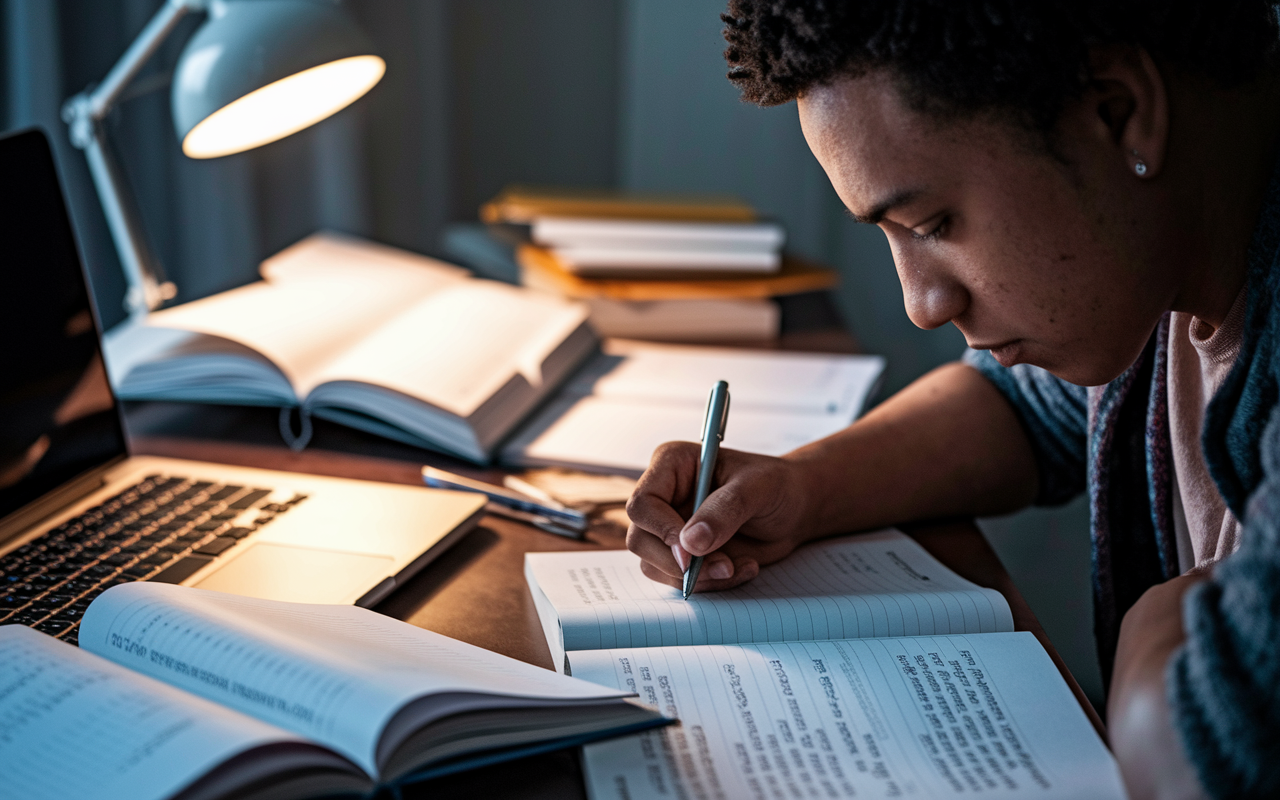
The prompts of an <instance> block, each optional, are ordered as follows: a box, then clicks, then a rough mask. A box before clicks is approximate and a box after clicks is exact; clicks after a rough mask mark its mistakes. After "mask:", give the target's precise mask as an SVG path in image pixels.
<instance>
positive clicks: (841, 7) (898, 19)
mask: <svg viewBox="0 0 1280 800" xmlns="http://www.w3.org/2000/svg"><path fill="white" fill-rule="evenodd" d="M721 19H723V20H724V22H725V24H726V27H725V30H724V37H725V39H726V41H728V43H729V46H728V48H727V49H726V50H725V52H724V55H725V59H726V60H727V61H728V63H729V80H730V81H732V82H733V83H734V84H735V85H736V86H737V87H738V88H739V89H740V90H741V92H742V98H743V99H744V100H746V101H749V102H752V103H756V104H758V105H762V106H772V105H780V104H782V103H787V102H790V101H791V100H794V99H796V98H797V97H799V96H800V95H802V94H803V93H804V92H805V91H807V90H808V89H809V88H811V87H813V86H817V85H822V84H825V83H828V82H830V81H832V80H833V79H836V78H839V77H843V76H846V75H847V76H854V77H856V76H859V75H864V74H868V73H872V72H876V71H881V70H887V72H888V74H891V75H893V76H894V77H895V78H896V79H897V81H898V85H899V86H900V88H901V89H902V90H903V92H904V96H905V97H906V99H907V100H908V102H910V103H911V104H912V105H913V107H915V108H917V109H920V110H926V111H930V112H932V113H934V114H937V115H940V116H957V115H966V114H970V115H971V114H976V113H981V112H990V111H996V112H1004V113H1012V115H1013V116H1015V117H1017V118H1019V119H1020V120H1021V121H1022V122H1024V123H1025V124H1028V125H1029V126H1031V127H1032V128H1035V129H1039V130H1045V131H1047V130H1049V129H1051V128H1052V127H1053V125H1054V123H1055V122H1056V120H1057V118H1058V116H1059V114H1060V113H1061V110H1062V107H1063V105H1064V103H1066V102H1067V101H1068V100H1069V99H1071V98H1073V97H1076V96H1079V94H1080V92H1081V90H1082V89H1083V88H1084V86H1085V85H1086V84H1087V82H1088V80H1089V69H1088V54H1089V48H1090V47H1094V46H1098V45H1105V44H1133V45H1140V46H1142V47H1144V48H1146V49H1147V51H1148V52H1150V53H1152V54H1153V55H1154V56H1156V57H1157V58H1160V59H1166V60H1168V61H1169V62H1171V63H1174V64H1177V65H1179V66H1180V67H1183V68H1186V69H1190V70H1193V71H1196V72H1198V73H1200V74H1202V75H1204V76H1206V77H1208V78H1210V79H1212V80H1214V81H1216V82H1217V83H1219V84H1221V85H1224V86H1232V85H1239V84H1242V83H1245V82H1248V81H1250V80H1252V79H1253V78H1255V77H1257V76H1258V75H1260V74H1261V72H1262V71H1263V70H1266V69H1272V68H1274V66H1275V63H1276V54H1277V45H1278V44H1280V29H1278V26H1277V18H1276V6H1275V5H1274V4H1273V3H1271V2H1265V1H1264V0H1214V2H1207V0H1187V1H1186V2H1181V3H1172V2H1169V0H1074V1H1073V0H729V9H728V13H726V14H722V15H721Z"/></svg>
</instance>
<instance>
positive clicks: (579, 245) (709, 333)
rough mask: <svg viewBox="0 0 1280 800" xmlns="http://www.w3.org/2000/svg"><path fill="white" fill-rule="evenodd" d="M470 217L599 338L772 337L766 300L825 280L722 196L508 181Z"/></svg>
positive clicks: (829, 275)
mask: <svg viewBox="0 0 1280 800" xmlns="http://www.w3.org/2000/svg"><path fill="white" fill-rule="evenodd" d="M480 216H481V219H482V220H484V221H485V222H486V223H488V224H489V225H490V226H491V229H492V230H494V231H495V233H497V234H498V235H499V236H502V237H503V238H505V239H507V240H508V241H515V242H517V243H518V249H517V253H516V256H517V260H518V263H519V269H520V282H521V283H522V284H524V285H525V286H528V287H530V288H533V289H538V290H542V291H547V292H552V293H555V294H559V295H561V296H563V297H566V298H570V299H574V300H580V301H582V302H584V303H586V304H587V306H588V307H589V309H590V320H591V324H592V326H593V327H594V328H595V329H596V331H597V333H599V334H600V335H602V336H619V337H627V338H635V339H657V340H679V341H762V340H768V339H773V338H776V337H777V335H778V331H779V322H780V315H779V311H778V306H777V304H776V303H774V302H773V300H772V298H774V297H777V296H779V295H785V294H796V293H800V292H809V291H818V290H822V289H829V288H831V287H833V286H834V285H835V284H836V282H837V276H836V273H835V272H834V271H833V270H830V269H826V268H823V267H820V266H817V265H814V264H810V263H807V262H804V261H802V260H800V259H797V258H794V257H792V256H789V255H785V254H784V253H783V251H782V247H783V244H784V243H785V239H786V233H785V231H784V230H783V228H782V226H780V225H779V224H777V223H776V222H772V221H768V220H763V219H761V218H760V216H759V214H758V213H757V212H756V211H755V209H753V208H752V207H751V206H749V205H747V204H745V203H743V202H742V201H740V200H737V199H735V198H731V197H715V196H706V197H697V196H675V197H664V196H657V195H633V194H624V193H618V192H604V191H595V192H592V191H583V190H572V191H570V190H548V189H527V188H521V187H509V188H507V189H505V190H504V191H503V192H502V193H501V194H499V195H498V196H497V197H496V198H494V199H493V200H492V201H490V202H489V203H486V204H485V205H484V207H482V208H481V212H480Z"/></svg>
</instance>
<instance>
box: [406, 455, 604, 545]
mask: <svg viewBox="0 0 1280 800" xmlns="http://www.w3.org/2000/svg"><path fill="white" fill-rule="evenodd" d="M422 480H423V482H425V483H426V484H427V485H428V486H430V487H432V488H433V489H454V490H460V491H464V492H478V493H480V494H483V495H484V496H485V497H488V498H489V504H490V506H491V507H493V506H497V507H499V508H500V509H502V510H505V511H508V512H512V513H507V514H505V515H504V516H509V517H514V518H516V519H520V520H523V521H526V522H531V523H533V524H534V525H537V526H538V527H539V528H542V529H543V530H549V531H550V532H551V533H559V534H561V535H562V536H574V537H575V538H579V539H580V538H582V534H583V532H584V531H586V529H587V527H588V526H589V525H590V521H589V520H588V519H587V515H586V514H583V513H582V512H581V511H575V510H573V509H572V508H565V507H564V506H562V505H560V504H558V503H557V504H556V505H555V506H551V505H547V504H544V503H538V502H535V501H534V500H532V499H531V498H529V497H526V496H524V495H522V494H517V493H516V492H513V491H511V490H509V489H506V488H503V487H501V486H496V485H494V484H492V483H484V482H483V481H476V480H472V479H471V478H467V477H464V476H462V475H455V474H453V473H452V472H445V471H444V470H442V469H436V468H435V467H423V468H422ZM495 511H496V512H497V513H502V511H501V510H499V509H495ZM540 523H546V524H540ZM553 528H558V529H559V530H554V529H553Z"/></svg>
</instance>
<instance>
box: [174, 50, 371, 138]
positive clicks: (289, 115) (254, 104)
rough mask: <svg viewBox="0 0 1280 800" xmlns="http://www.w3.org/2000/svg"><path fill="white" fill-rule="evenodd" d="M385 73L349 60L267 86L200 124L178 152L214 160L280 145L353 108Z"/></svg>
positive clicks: (366, 59) (363, 59)
mask: <svg viewBox="0 0 1280 800" xmlns="http://www.w3.org/2000/svg"><path fill="white" fill-rule="evenodd" d="M386 71H387V65H386V62H385V61H383V60H382V59H381V58H378V57H377V56H353V57H351V58H342V59H339V60H337V61H331V62H329V63H328V64H321V65H320V66H318V67H312V68H311V69H308V70H303V71H302V72H299V73H297V74H295V75H290V76H289V77H287V78H282V79H280V80H278V81H276V82H275V83H269V84H267V85H266V86H263V87H262V88H261V89H258V90H257V91H253V92H250V93H249V94H247V95H245V96H244V97H241V98H239V99H238V100H234V101H232V102H230V103H228V104H227V105H225V106H223V107H222V108H220V109H218V110H217V111H215V112H213V113H212V114H210V115H209V116H207V117H205V118H204V119H203V120H201V121H200V122H199V124H197V125H196V126H195V127H194V128H192V129H191V132H190V133H188V134H187V135H186V138H184V139H183V140H182V152H183V153H186V154H187V155H188V156H190V157H191V158H217V157H218V156H229V155H231V154H232V153H239V152H241V151H244V150H250V149H252V148H254V147H258V146H260V145H264V144H267V143H268V142H274V141H275V140H277V139H283V138H284V137H286V136H288V135H289V134H291V133H297V132H298V131H300V130H302V129H303V128H306V127H307V126H309V125H314V124H315V123H317V122H319V121H320V120H322V119H324V118H325V117H328V116H330V115H331V114H336V113H337V112H339V111H341V110H342V109H344V108H346V107H347V106H349V105H351V103H353V102H355V101H356V100H357V99H359V98H360V96H361V95H363V94H364V93H365V92H367V91H369V90H370V89H372V88H373V85H374V84H376V83H377V82H378V81H379V80H380V79H381V78H382V74H383V73H384V72H386Z"/></svg>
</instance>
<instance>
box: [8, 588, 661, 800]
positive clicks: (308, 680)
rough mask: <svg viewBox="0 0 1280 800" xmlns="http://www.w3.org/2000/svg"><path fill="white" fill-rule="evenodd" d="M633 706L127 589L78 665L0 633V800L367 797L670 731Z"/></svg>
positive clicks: (240, 605) (180, 594)
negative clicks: (545, 753)
mask: <svg viewBox="0 0 1280 800" xmlns="http://www.w3.org/2000/svg"><path fill="white" fill-rule="evenodd" d="M633 696H634V693H633V692H628V691H627V690H625V689H624V690H616V689H610V688H604V687H600V686H597V685H594V684H589V683H586V682H584V681H581V680H575V679H572V678H566V677H564V676H560V675H556V674H554V673H552V672H549V671H547V670H543V669H540V668H538V667H534V666H532V665H529V664H525V663H523V662H520V661H516V660H514V659H510V658H507V657H505V656H500V655H497V654H495V653H491V652H488V651H486V650H483V649H481V648H478V647H473V646H471V645H467V644H464V643H462V642H458V641H455V640H453V639H449V638H448V637H445V636H441V635H439V634H435V633H431V632H429V631H425V630H422V629H419V628H416V627H414V626H412V625H408V624H406V623H403V622H398V621H396V620H393V619H390V618H388V617H384V616H382V615H380V614H377V613H375V612H372V611H369V610H367V609H361V608H355V607H352V606H314V605H305V604H299V603H281V602H275V601H268V600H256V599H250V598H245V597H238V596H233V595H225V594H220V593H217V592H207V591H202V590H199V589H189V588H184V587H180V586H172V585H168V584H152V583H130V584H123V585H121V586H117V587H114V588H112V589H109V590H108V591H106V592H104V593H103V594H102V595H100V596H99V597H98V598H97V599H95V600H94V602H93V604H92V605H90V607H89V610H88V612H87V613H86V614H85V617H84V622H83V623H82V625H81V634H80V649H77V648H75V647H73V646H71V645H69V644H66V643H63V642H59V641H57V640H56V639H53V638H52V637H50V636H46V635H45V634H42V633H38V632H36V631H34V630H32V629H30V628H26V627H21V626H17V625H10V626H6V627H2V628H0V721H3V726H2V727H0V763H3V764H4V765H5V770H4V773H5V774H4V781H3V783H2V784H0V797H5V798H8V797H13V798H24V800H35V799H36V798H46V797H47V798H73V797H75V798H90V797H92V798H95V800H112V798H121V799H122V800H123V799H125V798H128V799H129V800H146V799H147V798H157V799H159V798H168V797H175V796H179V794H180V796H181V798H183V800H197V799H199V800H221V798H233V797H234V798H240V799H242V800H243V799H246V798H264V799H265V798H276V800H287V799H288V798H295V797H296V798H302V797H331V796H368V795H371V794H373V792H374V790H375V787H377V786H395V785H399V784H403V783H405V782H409V781H412V780H417V779H421V778H424V777H429V776H431V775H433V774H443V773H446V772H449V771H453V770H457V769H463V768H467V767H470V766H476V765H479V764H484V763H492V762H494V761H500V760H504V759H506V758H514V757H517V756H519V755H522V754H526V753H529V752H537V751H539V750H546V749H552V748H557V747H564V746H569V745H572V744H577V743H581V742H584V741H591V740H596V739H599V738H600V737H602V736H608V735H614V734H617V733H621V732H628V731H631V730H638V729H643V728H645V727H648V726H651V725H654V724H662V723H664V722H666V720H664V719H663V718H662V717H661V716H660V715H659V714H658V713H657V712H656V711H654V710H653V709H651V708H648V707H645V706H642V705H640V704H638V703H636V702H634V701H633V700H631V699H629V698H631V697H633Z"/></svg>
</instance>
